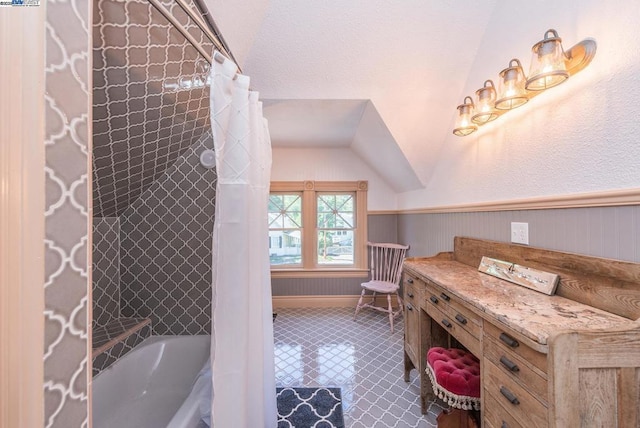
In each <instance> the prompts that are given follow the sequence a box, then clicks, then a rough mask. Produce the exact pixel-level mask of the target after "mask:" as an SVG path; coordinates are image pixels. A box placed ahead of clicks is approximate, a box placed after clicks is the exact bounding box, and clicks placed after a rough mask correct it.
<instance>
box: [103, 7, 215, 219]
mask: <svg viewBox="0 0 640 428" xmlns="http://www.w3.org/2000/svg"><path fill="white" fill-rule="evenodd" d="M163 2H164V4H165V7H167V8H168V9H170V10H171V12H172V14H173V15H174V16H175V17H176V18H177V19H178V20H179V21H180V22H181V23H182V24H183V25H184V26H185V27H186V28H187V30H188V31H189V32H190V33H191V35H192V36H193V37H194V38H195V39H196V40H198V41H200V43H201V44H202V46H203V47H204V49H205V51H207V52H212V49H213V46H212V45H211V43H210V42H209V41H208V40H207V39H206V38H205V37H204V35H203V33H202V31H201V30H200V29H199V28H198V27H197V26H196V25H195V24H194V23H193V22H191V20H190V18H189V17H188V16H187V15H186V14H185V13H184V11H183V10H182V9H180V8H179V7H178V6H177V5H176V4H175V2H173V1H171V0H164V1H163ZM191 7H192V8H193V9H194V11H196V10H197V8H196V7H195V5H194V4H193V3H191ZM208 69H209V65H208V63H207V62H206V60H204V59H203V58H202V57H201V56H200V55H199V54H198V53H197V51H196V50H195V49H194V48H193V47H192V46H191V45H190V44H189V42H187V40H186V39H185V38H184V37H183V36H182V35H181V34H180V33H179V32H178V31H177V30H175V28H174V27H173V26H172V25H171V24H170V23H169V22H168V21H167V20H166V19H165V18H164V17H163V16H162V15H161V14H160V13H158V12H157V11H156V10H155V9H154V8H153V7H152V6H151V4H150V3H149V2H148V1H147V0H127V1H126V2H122V1H120V0H100V1H96V2H94V23H93V87H94V90H93V215H94V217H109V216H119V215H120V214H122V212H123V211H124V210H125V209H126V208H127V207H128V206H129V205H130V204H131V203H132V202H133V201H135V200H136V199H137V198H138V196H139V195H140V194H141V193H142V192H143V191H144V190H145V189H147V188H148V187H149V186H150V185H151V183H153V182H154V181H155V180H156V179H157V178H158V177H160V176H161V175H162V173H163V172H164V171H165V170H166V169H167V168H168V167H169V166H170V165H172V164H173V163H174V161H175V160H176V159H177V158H178V156H179V155H180V154H182V153H183V152H184V151H186V150H187V149H188V148H189V147H190V146H191V145H192V144H193V143H194V142H196V141H197V140H198V139H199V138H200V137H201V136H202V135H203V134H204V132H205V131H207V130H209V128H210V126H209V88H208V87H207V86H206V80H207V77H208Z"/></svg>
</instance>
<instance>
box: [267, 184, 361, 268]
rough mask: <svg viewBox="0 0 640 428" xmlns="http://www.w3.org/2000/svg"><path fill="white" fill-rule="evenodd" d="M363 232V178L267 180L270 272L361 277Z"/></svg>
mask: <svg viewBox="0 0 640 428" xmlns="http://www.w3.org/2000/svg"><path fill="white" fill-rule="evenodd" d="M366 230H367V182H366V181H350V182H343V181H340V182H327V181H323V182H319V181H304V182H273V183H271V193H270V196H269V256H270V260H271V271H272V273H274V276H317V275H318V274H319V273H320V272H323V273H326V274H327V275H331V273H333V272H338V273H339V275H340V276H344V274H345V272H346V273H349V272H351V273H354V274H355V275H357V276H362V273H363V272H366V241H367V238H366ZM336 276H337V275H336Z"/></svg>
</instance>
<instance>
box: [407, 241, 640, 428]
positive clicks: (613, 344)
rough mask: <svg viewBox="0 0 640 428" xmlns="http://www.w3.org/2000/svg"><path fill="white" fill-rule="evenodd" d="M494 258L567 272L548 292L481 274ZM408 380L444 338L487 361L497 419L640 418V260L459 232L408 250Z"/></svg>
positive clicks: (567, 427) (504, 423) (592, 422)
mask: <svg viewBox="0 0 640 428" xmlns="http://www.w3.org/2000/svg"><path fill="white" fill-rule="evenodd" d="M483 256H487V257H491V258H495V259H499V260H504V261H508V262H511V263H517V264H519V265H523V266H527V267H530V268H533V269H538V270H543V271H545V272H551V273H555V274H558V275H559V276H560V282H559V284H558V287H557V290H556V293H555V295H552V296H548V295H545V294H542V293H539V292H536V291H534V290H531V289H528V288H525V287H522V286H519V285H516V284H513V283H511V282H507V281H505V280H502V279H499V278H496V277H494V276H490V275H487V274H485V273H482V272H479V271H478V265H479V263H480V260H481V259H482V257H483ZM403 296H404V305H405V312H404V314H405V315H404V316H405V321H404V322H405V340H404V350H405V352H404V369H405V373H404V377H405V381H409V373H410V371H411V370H412V369H414V368H415V369H417V370H418V371H419V373H420V379H421V380H420V385H421V393H420V396H421V403H422V412H423V413H426V410H427V402H428V401H429V400H431V399H434V398H435V396H434V394H433V390H432V387H431V384H430V381H429V378H428V376H427V375H426V374H425V371H424V370H425V368H426V362H425V359H426V352H427V351H428V349H429V348H431V347H433V346H443V347H451V346H458V347H459V346H462V347H464V348H466V349H467V350H469V351H471V352H472V353H473V354H475V355H476V356H477V357H478V358H479V359H480V371H481V381H482V390H481V400H482V423H483V427H488V428H516V427H526V428H530V427H536V428H540V427H557V428H573V427H589V428H591V427H607V428H612V427H633V428H638V427H640V320H639V318H640V264H637V263H630V262H623V261H618V260H608V259H602V258H597V257H589V256H583V255H577V254H569V253H563V252H559V251H551V250H545V249H540V248H534V247H528V246H522V245H514V244H506V243H502V242H494V241H487V240H479V239H472V238H463V237H456V238H455V239H454V251H453V252H450V253H440V254H438V255H436V256H434V257H429V258H412V259H407V260H406V261H405V264H404V269H403Z"/></svg>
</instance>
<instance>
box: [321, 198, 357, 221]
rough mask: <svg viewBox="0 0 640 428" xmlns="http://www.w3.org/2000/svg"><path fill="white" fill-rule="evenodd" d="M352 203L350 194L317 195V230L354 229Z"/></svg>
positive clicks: (352, 199)
mask: <svg viewBox="0 0 640 428" xmlns="http://www.w3.org/2000/svg"><path fill="white" fill-rule="evenodd" d="M353 201H354V196H353V195H352V194H334V195H331V194H326V193H323V194H320V195H318V212H317V225H318V228H321V229H353V228H354V227H355V224H354V214H355V213H354V205H353Z"/></svg>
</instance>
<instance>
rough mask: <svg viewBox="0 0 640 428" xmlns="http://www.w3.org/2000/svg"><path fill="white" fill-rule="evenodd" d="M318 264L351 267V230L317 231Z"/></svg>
mask: <svg viewBox="0 0 640 428" xmlns="http://www.w3.org/2000/svg"><path fill="white" fill-rule="evenodd" d="M318 264H321V265H352V264H353V230H319V231H318Z"/></svg>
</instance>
